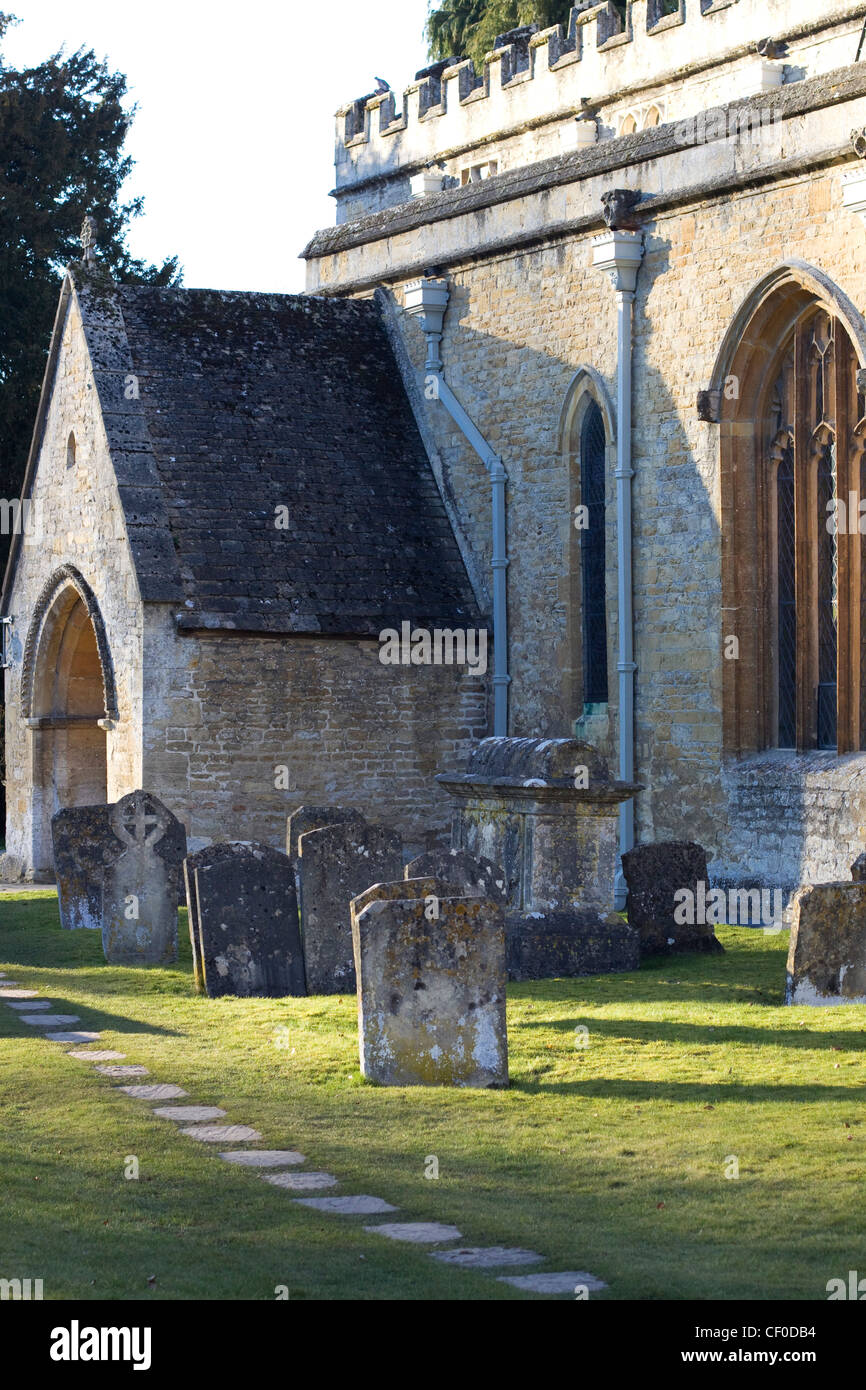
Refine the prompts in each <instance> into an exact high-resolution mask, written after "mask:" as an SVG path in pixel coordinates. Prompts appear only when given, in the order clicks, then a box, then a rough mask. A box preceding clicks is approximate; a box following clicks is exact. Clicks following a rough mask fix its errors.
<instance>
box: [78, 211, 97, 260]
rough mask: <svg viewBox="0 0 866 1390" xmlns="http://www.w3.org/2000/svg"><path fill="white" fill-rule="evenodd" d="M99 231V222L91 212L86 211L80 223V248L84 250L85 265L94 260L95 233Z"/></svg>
mask: <svg viewBox="0 0 866 1390" xmlns="http://www.w3.org/2000/svg"><path fill="white" fill-rule="evenodd" d="M98 231H99V223H98V222H97V220H96V218H95V217H94V216H93V214H92V213H90V212H89V213H88V214H87V216H86V217H85V219H84V221H83V222H82V224H81V249H82V250H83V252H84V257H83V259H84V262H85V265H86V264H88V263H90V262H92V261H95V260H96V249H95V248H96V234H97V232H98Z"/></svg>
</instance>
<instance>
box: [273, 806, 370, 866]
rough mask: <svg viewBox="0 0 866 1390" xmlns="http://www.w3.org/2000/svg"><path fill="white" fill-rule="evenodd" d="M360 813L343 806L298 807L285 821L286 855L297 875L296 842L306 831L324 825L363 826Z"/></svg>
mask: <svg viewBox="0 0 866 1390" xmlns="http://www.w3.org/2000/svg"><path fill="white" fill-rule="evenodd" d="M364 823H365V822H364V817H363V816H362V815H361V812H360V811H351V810H347V809H346V807H344V806H299V807H298V809H297V811H293V812H292V814H291V815H290V816H289V817H288V818H287V820H286V854H287V855H288V856H289V859H290V860H291V861H292V868H293V869H294V871H295V874H296V875H297V872H298V859H299V856H300V851H299V849H298V841H299V840H300V838H301V836H302V835H306V833H307V831H308V830H324V828H325V826H326V825H350V824H354V825H364Z"/></svg>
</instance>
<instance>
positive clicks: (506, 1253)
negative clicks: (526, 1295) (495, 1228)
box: [430, 1245, 544, 1269]
mask: <svg viewBox="0 0 866 1390" xmlns="http://www.w3.org/2000/svg"><path fill="white" fill-rule="evenodd" d="M430 1258H431V1260H441V1261H442V1263H443V1264H448V1265H459V1266H460V1268H461V1269H498V1268H502V1267H503V1266H505V1265H535V1264H540V1263H541V1261H542V1260H543V1259H544V1256H543V1255H536V1253H535V1251H534V1250H520V1249H514V1250H509V1249H508V1248H507V1246H504V1245H487V1246H484V1245H471V1246H469V1247H468V1248H467V1249H465V1250H432V1251H431V1252H430Z"/></svg>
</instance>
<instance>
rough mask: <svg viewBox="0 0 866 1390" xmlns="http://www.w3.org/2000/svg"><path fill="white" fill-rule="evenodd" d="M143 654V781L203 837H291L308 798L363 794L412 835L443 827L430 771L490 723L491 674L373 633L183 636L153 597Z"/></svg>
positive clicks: (350, 802)
mask: <svg viewBox="0 0 866 1390" xmlns="http://www.w3.org/2000/svg"><path fill="white" fill-rule="evenodd" d="M144 653H145V658H144V726H145V740H146V742H145V749H144V777H145V782H146V784H147V785H149V786H150V785H152V786H155V787H158V788H159V792H160V796H162V797H163V798H164V800H165V801H166V802H167V804H168V805H169V806H171V808H172V810H173V811H174V812H175V813H176V814H177V815H179V816H180V817H181V819H182V820H184V821H185V822H186V824H187V829H188V832H189V836H190V843H191V845H192V846H193V847H194V848H200V847H202V846H203V845H206V844H209V843H211V842H213V841H215V840H230V839H244V840H252V839H255V840H262V841H264V842H265V843H266V844H270V845H273V846H274V847H275V848H283V847H284V844H285V828H286V816H287V814H288V813H289V812H290V811H292V810H294V809H295V808H296V807H298V806H301V805H303V804H304V803H306V804H308V805H310V804H312V805H340V806H351V807H355V808H357V809H358V810H359V811H361V812H362V813H363V814H364V815H365V816H367V817H369V819H370V820H372V821H374V822H377V823H381V824H385V825H388V826H391V827H393V828H394V829H395V830H398V831H400V832H401V833H402V834H403V836H404V838H405V840H406V842H407V845H409V846H410V847H415V846H419V847H420V846H426V845H429V844H432V843H433V842H435V841H436V840H437V839H442V838H447V834H448V827H449V825H450V809H451V808H450V799H449V798H448V797H447V796H446V794H445V793H444V792H443V791H441V790H440V789H439V788H438V786H437V784H436V783H435V781H434V776H435V774H436V773H437V772H439V771H441V770H442V769H443V768H446V767H447V768H460V767H462V766H463V764H464V763H465V760H466V757H467V755H468V751H469V748H470V747H471V746H472V743H473V741H474V740H475V739H477V738H482V737H484V735H485V734H486V733H488V732H489V729H488V725H487V706H488V696H487V680H486V678H485V679H481V678H480V677H473V676H471V675H470V674H468V673H467V672H465V671H461V669H460V668H458V667H456V666H386V665H383V664H382V663H381V662H380V661H379V644H378V643H377V642H366V641H365V642H358V641H335V640H320V639H307V638H296V639H285V638H280V639H274V638H266V637H260V636H256V635H251V634H245V635H244V636H243V637H242V638H241V637H233V636H230V635H227V634H224V633H220V634H216V633H214V634H205V635H201V636H200V635H186V634H184V635H179V634H178V633H177V631H176V629H175V626H174V620H173V617H172V611H171V609H170V607H168V606H164V605H149V606H148V608H147V618H146V631H145V639H144ZM488 661H489V663H490V664H492V653H488Z"/></svg>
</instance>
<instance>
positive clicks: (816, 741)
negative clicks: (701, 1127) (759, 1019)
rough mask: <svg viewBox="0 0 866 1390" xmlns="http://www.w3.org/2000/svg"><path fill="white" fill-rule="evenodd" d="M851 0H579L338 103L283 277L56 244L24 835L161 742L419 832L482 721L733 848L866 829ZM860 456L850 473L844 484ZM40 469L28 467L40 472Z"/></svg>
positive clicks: (13, 567)
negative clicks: (173, 268)
mask: <svg viewBox="0 0 866 1390" xmlns="http://www.w3.org/2000/svg"><path fill="white" fill-rule="evenodd" d="M864 32H866V31H864V14H863V5H862V0H858V3H853V2H852V0H815V2H814V3H813V4H811V5H808V6H804V5H803V4H802V0H629V3H628V4H627V5H626V7H625V17H624V18H623V14H622V12H621V9H620V7H617V6H614V5H613V4H612V3H610V0H607V2H606V3H603V4H592V3H582V4H579V5H576V6H575V8H574V9H573V10H572V11H571V15H570V20H569V23H568V25H566V26H555V27H554V28H552V29H548V30H543V31H538V30H536V29H534V28H531V27H527V28H524V29H519V30H515V31H512V32H511V33H510V34H506V35H503V36H502V37H501V39H500V40H498V41H497V45H496V47H495V49H494V50H493V51H492V52H490V53H489V54H488V55H487V56H486V58H485V60H484V63H483V67H482V70H481V71H476V69H475V67H474V65H473V64H472V63H471V62H470V61H464V60H463V59H462V58H461V57H460V56H459V55H455V57H453V58H451V59H448V60H446V61H444V62H440V63H437V64H434V65H433V66H431V67H428V68H425V69H423V70H422V71H421V72H419V73H418V74H417V75H416V77H415V80H414V81H413V82H411V83H410V84H409V85H408V86H407V87H406V88H405V90H404V91H402V92H401V93H397V92H394V91H391V90H390V89H388V90H385V91H379V92H376V93H375V94H372V95H368V96H364V97H361V98H358V99H357V100H353V101H351V102H348V103H347V104H346V105H345V106H344V107H342V108H341V109H340V111H339V112H338V113H337V140H336V186H335V189H334V197H335V202H336V225H335V226H334V227H332V228H329V229H327V230H324V231H320V232H318V233H317V234H316V235H315V236H314V237H313V238H312V240H311V241H310V243H309V245H308V246H307V247H306V249H305V251H304V253H303V254H304V257H305V260H306V265H307V293H306V294H305V295H300V296H288V295H264V294H244V293H222V292H218V291H208V290H185V289H155V288H152V287H118V286H116V285H113V284H112V283H111V282H110V280H108V278H107V276H106V275H105V273H104V271H102V270H101V269H100V266H99V261H98V248H97V251H96V258H95V260H94V259H92V255H93V253H92V251H91V250H88V251H86V252H85V260H84V261H83V262H81V263H79V264H78V265H76V266H73V267H70V269H69V272H68V274H67V276H66V279H65V281H64V285H63V288H62V292H61V297H60V304H59V307H58V314H57V321H56V326H55V331H54V337H53V340H52V345H51V351H50V356H49V360H48V365H47V370H46V376H45V385H44V390H43V396H42V401H41V405H40V408H39V414H38V419H37V422H36V428H35V432H34V441H33V448H32V451H31V457H30V462H29V466H28V472H27V478H26V481H25V487H24V494H23V497H22V514H24V512H25V511H26V512H27V517H28V524H27V525H25V526H23V527H22V534H20V535H19V536H17V537H16V538H15V544H14V546H13V550H12V554H11V557H10V562H9V567H8V571H7V574H6V580H5V585H4V589H3V599H2V609H0V614H2V619H3V633H4V648H3V651H4V664H5V667H6V670H5V677H6V763H7V779H8V782H7V834H6V851H7V852H6V856H5V859H4V861H3V876H4V877H25V878H36V879H40V878H46V877H50V874H51V845H50V819H51V816H52V814H53V813H54V812H55V811H56V810H57V809H59V807H61V806H68V805H83V804H90V803H93V802H98V801H104V800H105V799H108V800H116V799H117V798H118V797H120V796H121V795H123V794H124V793H125V792H128V791H130V790H132V789H133V788H135V787H137V786H145V787H147V788H148V789H149V790H152V791H153V792H155V793H156V794H157V795H158V796H160V797H161V798H162V799H163V800H164V801H165V802H166V804H167V805H168V806H170V807H171V809H172V810H173V811H174V812H175V814H177V815H178V816H180V817H181V819H183V820H184V821H185V823H186V825H187V829H188V832H189V835H190V843H191V846H192V848H198V847H201V846H203V845H206V844H209V843H212V842H214V841H216V840H220V839H261V840H265V841H267V842H268V843H271V844H273V845H275V846H277V847H282V845H283V840H284V833H285V816H286V814H287V812H289V811H291V810H292V809H294V808H295V807H296V806H299V805H301V804H304V803H306V804H318V805H321V804H327V805H340V806H348V807H356V808H357V809H359V810H361V811H363V812H364V814H365V815H367V816H368V817H369V818H370V819H371V820H373V821H378V822H381V823H383V824H386V825H389V826H392V827H393V828H395V829H398V830H400V831H401V833H402V834H403V835H404V838H405V841H406V843H407V845H411V846H418V847H424V846H429V845H432V844H434V843H436V842H438V841H441V840H442V839H443V838H445V836H446V835H447V826H448V823H449V819H450V806H449V803H448V797H447V796H446V795H445V793H444V792H443V790H442V789H441V788H440V786H439V785H438V784H437V782H436V780H435V775H436V773H438V772H447V771H456V770H460V769H461V768H462V767H463V766H465V762H466V759H467V756H468V754H469V752H470V750H471V749H472V748H473V747H474V746H475V744H476V742H477V740H478V739H479V738H482V737H484V736H485V735H486V734H490V733H494V732H496V733H499V734H509V735H512V736H516V737H523V736H525V737H543V738H561V737H570V736H576V737H578V738H580V739H582V740H584V741H586V742H587V743H589V744H591V745H593V747H594V748H595V749H596V750H597V751H598V752H599V753H600V754H602V756H603V757H604V758H605V759H606V760H607V761H608V763H609V764H610V767H611V770H612V773H613V774H614V775H615V776H616V777H618V778H619V779H620V780H622V781H625V782H636V783H638V784H639V785H640V786H641V787H642V790H641V791H640V792H639V793H638V794H637V795H636V796H635V797H634V799H633V801H630V802H628V803H626V805H625V806H624V809H623V811H622V814H621V819H620V839H621V848H622V849H623V850H626V849H628V848H629V847H630V846H631V845H632V844H633V843H635V842H642V841H647V840H664V839H689V840H696V841H699V842H700V843H701V844H703V845H704V846H705V848H706V849H707V851H708V854H709V859H710V873H711V876H712V877H713V879H714V881H715V882H716V883H718V884H719V885H722V886H727V885H737V884H740V885H743V886H750V887H751V886H754V887H776V886H778V887H781V888H783V889H785V890H790V889H792V888H793V887H795V886H796V885H798V884H800V883H804V882H811V881H821V880H827V879H835V878H847V877H848V874H849V866H850V863H851V861H852V860H853V858H854V857H855V856H856V855H857V854H858V853H859V852H860V851H861V850H863V849H864V847H866V554H864V542H863V532H864V531H866V320H864V312H866V255H864V249H866V246H864V243H866V227H864V220H866V43H864ZM861 499H862V500H861ZM28 508H29V511H28Z"/></svg>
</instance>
